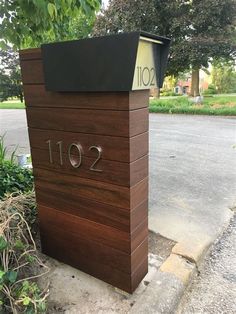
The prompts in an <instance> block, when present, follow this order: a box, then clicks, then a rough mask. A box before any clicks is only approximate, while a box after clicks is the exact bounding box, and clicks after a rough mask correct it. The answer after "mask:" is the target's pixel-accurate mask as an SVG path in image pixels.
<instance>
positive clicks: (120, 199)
mask: <svg viewBox="0 0 236 314" xmlns="http://www.w3.org/2000/svg"><path fill="white" fill-rule="evenodd" d="M34 176H35V182H36V188H41V187H42V186H44V187H47V188H49V189H51V190H54V189H55V190H57V191H61V192H63V191H64V190H65V188H66V189H67V191H68V192H70V193H71V194H75V195H79V196H81V197H83V198H88V199H92V200H94V201H97V202H101V203H105V204H109V205H113V206H117V207H122V208H127V209H131V210H132V209H133V208H135V207H137V206H138V205H139V204H140V203H142V202H143V200H145V199H147V193H148V180H147V178H145V179H144V180H142V181H140V182H139V183H138V184H136V185H134V186H133V187H132V188H128V187H123V186H118V185H114V184H110V183H104V182H98V181H95V180H90V179H85V178H80V177H76V176H71V175H67V174H64V173H63V174H62V173H60V172H55V171H50V170H45V169H39V168H34Z"/></svg>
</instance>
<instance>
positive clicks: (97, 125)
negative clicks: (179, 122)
mask: <svg viewBox="0 0 236 314" xmlns="http://www.w3.org/2000/svg"><path fill="white" fill-rule="evenodd" d="M26 112H27V120H28V126H29V127H31V128H39V129H49V130H61V131H67V132H80V133H89V134H101V135H112V136H121V137H130V136H135V135H138V134H140V133H144V132H147V131H148V109H146V108H145V109H138V110H133V111H108V110H88V109H64V108H62V109H60V110H58V109H57V108H36V107H35V108H32V107H28V108H27V110H26Z"/></svg>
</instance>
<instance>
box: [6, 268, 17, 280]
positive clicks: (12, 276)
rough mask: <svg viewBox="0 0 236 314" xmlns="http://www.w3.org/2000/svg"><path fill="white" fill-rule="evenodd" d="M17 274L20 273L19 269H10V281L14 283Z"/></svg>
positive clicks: (8, 274) (7, 275) (8, 276)
mask: <svg viewBox="0 0 236 314" xmlns="http://www.w3.org/2000/svg"><path fill="white" fill-rule="evenodd" d="M17 275H18V273H17V271H14V270H10V271H8V272H7V273H6V278H7V279H8V281H9V282H10V283H14V282H15V281H16V278H17Z"/></svg>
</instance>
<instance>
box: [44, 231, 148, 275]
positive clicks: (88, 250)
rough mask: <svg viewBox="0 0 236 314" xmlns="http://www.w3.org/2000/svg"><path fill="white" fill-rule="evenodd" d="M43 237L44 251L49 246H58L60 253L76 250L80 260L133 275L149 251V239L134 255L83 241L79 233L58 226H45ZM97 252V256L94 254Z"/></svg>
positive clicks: (87, 240) (100, 244)
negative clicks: (65, 250)
mask: <svg viewBox="0 0 236 314" xmlns="http://www.w3.org/2000/svg"><path fill="white" fill-rule="evenodd" d="M41 237H43V238H44V239H45V241H43V243H44V246H43V249H46V248H47V246H50V247H52V246H53V245H56V246H57V247H58V248H59V250H60V251H62V250H64V249H65V248H66V247H67V248H70V249H71V250H74V251H75V252H76V254H77V256H78V258H77V259H78V260H91V259H92V260H93V262H96V263H98V264H102V265H113V266H114V267H115V268H117V269H119V270H120V271H122V272H124V273H127V274H131V273H132V272H134V271H135V270H136V269H137V267H138V266H139V263H140V261H141V260H142V259H143V256H145V255H146V254H147V251H148V241H147V238H145V239H144V240H143V242H142V243H141V244H140V245H139V246H138V247H137V248H136V250H134V251H133V253H132V254H128V253H124V252H122V251H119V250H117V249H114V248H112V247H110V246H106V245H104V244H103V243H100V242H95V241H91V240H90V239H83V238H81V237H80V234H79V232H77V233H71V232H70V230H68V229H66V230H63V229H61V228H60V227H59V226H58V225H55V226H53V229H51V228H50V226H44V228H42V230H41ZM94 252H96V254H94Z"/></svg>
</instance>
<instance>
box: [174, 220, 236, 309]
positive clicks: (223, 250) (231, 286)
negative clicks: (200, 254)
mask: <svg viewBox="0 0 236 314" xmlns="http://www.w3.org/2000/svg"><path fill="white" fill-rule="evenodd" d="M199 270H200V275H199V276H198V277H197V278H195V279H194V281H193V282H192V284H191V286H190V287H189V289H188V291H187V293H186V294H185V296H184V298H183V300H182V302H181V304H180V306H179V309H178V311H177V313H178V314H189V313H191V314H193V313H194V314H200V313H207V314H208V313H209V314H213V313H214V314H217V313H220V314H222V313H227V314H228V313H230V314H231V313H232V314H233V313H234V314H235V313H236V215H235V216H234V218H233V219H232V220H231V223H230V225H229V227H228V228H227V230H226V231H225V232H224V233H223V235H222V237H221V238H220V239H218V240H217V241H216V243H215V244H214V246H213V248H212V250H211V252H210V254H209V256H208V257H207V258H206V261H205V262H204V264H203V265H201V268H200V269H199Z"/></svg>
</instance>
